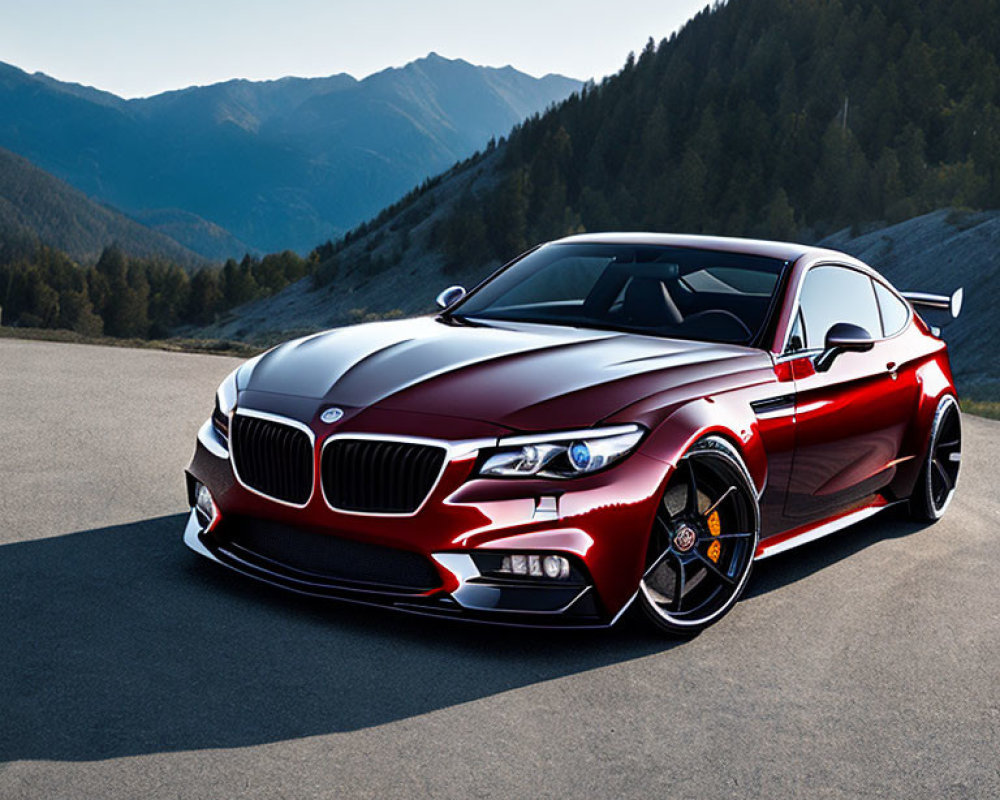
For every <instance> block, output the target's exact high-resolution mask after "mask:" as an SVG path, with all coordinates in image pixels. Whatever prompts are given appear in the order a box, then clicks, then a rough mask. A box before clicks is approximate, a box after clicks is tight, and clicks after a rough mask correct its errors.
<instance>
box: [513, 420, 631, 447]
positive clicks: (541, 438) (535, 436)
mask: <svg viewBox="0 0 1000 800" xmlns="http://www.w3.org/2000/svg"><path fill="white" fill-rule="evenodd" d="M639 432H645V430H644V429H643V428H642V427H641V426H639V425H614V426H611V427H609V428H584V429H581V430H574V431H555V432H554V433H532V434H526V435H523V436H508V437H505V438H502V439H498V440H497V443H496V446H497V447H519V446H521V445H526V444H542V443H544V442H565V441H569V440H572V439H607V438H610V437H611V436H622V435H624V434H627V433H639Z"/></svg>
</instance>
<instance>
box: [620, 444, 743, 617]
mask: <svg viewBox="0 0 1000 800" xmlns="http://www.w3.org/2000/svg"><path fill="white" fill-rule="evenodd" d="M713 517H714V519H713ZM759 538H760V509H759V506H758V503H757V494H756V492H755V491H754V486H753V481H752V480H751V478H750V473H749V471H748V470H747V468H746V465H745V464H744V463H743V459H742V458H741V457H740V454H739V451H737V449H736V448H735V447H734V446H733V445H732V444H730V443H729V442H728V441H727V440H725V439H723V438H721V437H718V436H708V437H705V438H703V439H700V440H698V441H697V442H696V443H695V444H694V445H692V446H691V449H690V450H688V452H687V453H685V455H684V456H683V457H682V458H681V459H680V461H679V462H678V463H677V467H676V469H674V471H673V474H672V475H671V476H670V478H669V480H668V481H667V485H666V488H665V489H664V491H663V496H662V497H661V499H660V503H659V506H658V508H657V513H656V518H655V519H654V521H653V530H652V531H651V532H650V536H649V546H648V548H647V554H646V566H645V571H644V573H643V576H642V578H641V580H640V582H639V593H638V605H639V607H640V608H641V609H642V610H643V612H645V616H646V617H647V618H648V619H649V620H650V621H651V622H652V623H653V624H654V625H656V627H658V628H659V629H660V630H661V631H664V632H666V633H668V634H670V635H672V636H694V635H695V634H697V633H700V632H701V631H703V630H704V629H705V628H707V627H708V626H709V625H711V624H713V623H714V622H716V621H717V620H719V619H720V618H721V617H722V616H723V615H724V614H726V613H727V612H728V611H729V610H730V609H731V608H732V607H733V605H734V604H735V603H736V601H737V600H739V598H740V595H741V594H742V593H743V590H744V589H745V588H746V585H747V582H748V580H749V578H750V571H751V569H752V567H753V558H754V554H755V553H756V550H757V542H758V540H759Z"/></svg>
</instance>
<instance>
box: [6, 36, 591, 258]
mask: <svg viewBox="0 0 1000 800" xmlns="http://www.w3.org/2000/svg"><path fill="white" fill-rule="evenodd" d="M579 86H580V84H579V83H578V82H575V81H571V80H569V79H562V80H551V79H537V78H533V77H531V76H529V75H526V74H524V73H519V72H517V71H516V70H513V69H506V68H504V69H499V70H498V69H495V68H492V67H479V66H475V65H473V64H470V63H469V62H467V61H464V60H462V59H450V58H447V57H445V56H443V55H441V54H440V53H438V52H432V53H429V54H428V55H427V56H425V57H424V58H422V59H418V60H416V61H411V62H410V63H409V64H407V65H405V66H403V67H397V68H393V69H388V70H383V71H382V72H379V73H375V74H374V75H370V76H368V77H367V78H365V79H364V80H360V81H359V80H357V79H356V78H354V77H353V76H351V75H347V74H344V73H339V74H334V75H329V76H326V77H319V78H300V77H295V76H285V77H281V78H276V79H273V80H264V81H252V80H248V79H244V78H233V79H230V80H226V81H221V82H218V83H214V84H210V85H208V86H189V87H187V88H184V89H176V90H172V91H168V92H162V93H160V94H157V95H153V96H151V97H146V98H134V99H130V100H125V99H122V98H120V97H117V96H116V95H113V94H110V93H107V92H101V91H100V90H98V89H91V88H89V87H82V86H79V85H76V84H70V83H64V82H61V81H57V80H55V79H54V78H50V77H48V76H45V75H41V74H36V75H28V74H27V73H25V72H24V71H22V70H18V69H17V68H16V67H7V66H6V65H0V147H6V148H8V149H10V150H12V151H14V152H17V153H20V154H21V155H23V156H25V157H27V158H28V159H29V160H30V161H32V162H33V163H35V164H37V165H38V166H39V167H41V168H42V169H44V170H46V171H48V172H50V173H52V174H53V175H55V176H56V177H58V178H60V179H62V180H65V181H67V182H68V183H70V184H72V185H73V186H75V187H76V188H78V189H80V190H81V191H83V192H84V193H85V194H87V195H90V196H91V197H94V198H96V199H98V200H100V201H101V202H106V203H109V204H111V205H113V206H114V207H116V208H119V209H123V210H125V211H126V212H128V213H130V214H133V215H141V218H142V219H143V220H145V221H148V222H149V224H150V225H152V226H153V227H154V228H157V229H159V230H162V231H164V232H166V233H168V234H169V235H170V236H171V237H173V238H174V239H177V240H178V241H180V242H182V243H184V244H186V245H188V246H190V247H196V248H197V249H198V250H199V252H202V253H204V254H206V255H208V256H210V257H217V256H218V254H219V252H220V251H221V250H222V249H223V248H225V247H229V246H230V245H231V246H233V247H236V246H238V245H237V244H236V243H244V242H245V243H246V245H245V246H246V247H248V248H251V249H256V250H260V251H274V250H284V249H294V250H299V251H302V252H305V251H307V250H309V249H311V248H312V247H315V245H316V244H317V243H318V242H322V241H324V240H325V239H328V238H336V237H337V236H339V235H341V234H342V233H344V232H345V231H346V230H348V229H349V228H351V227H353V226H354V225H356V224H358V223H360V222H361V221H362V220H364V219H365V218H367V217H369V216H371V215H373V214H376V213H377V212H378V211H379V210H380V209H381V208H382V207H384V206H385V205H387V204H389V203H391V202H393V201H395V200H397V199H398V198H399V197H400V196H402V195H404V194H405V193H406V192H407V191H409V190H410V189H412V188H413V187H414V186H416V185H418V184H420V183H421V182H422V181H424V180H425V179H426V178H428V177H429V176H431V175H434V174H435V173H437V172H440V171H442V170H444V169H447V168H449V167H451V166H452V165H453V164H455V163H456V162H458V161H461V160H463V159H465V158H467V157H468V156H470V155H472V154H473V153H474V152H475V151H476V150H481V149H483V148H484V147H485V146H486V144H487V143H488V142H489V140H490V139H491V138H495V137H499V136H503V135H506V134H507V133H509V132H510V130H511V128H512V127H513V126H514V125H515V124H517V123H519V122H522V121H523V120H524V119H525V118H526V117H528V116H530V115H531V114H534V113H535V112H538V111H541V110H543V109H545V108H546V107H548V106H549V105H551V104H552V103H553V102H556V101H558V100H562V99H563V98H564V97H566V96H568V95H569V94H570V93H572V92H573V91H574V90H576V89H577V88H579ZM54 119H57V120H58V122H59V124H58V125H54V124H53V120H54ZM164 210H169V213H166V212H165V213H162V214H161V213H157V212H158V211H164ZM188 215H190V216H188ZM212 225H215V226H218V227H219V228H221V229H224V231H223V232H221V233H220V231H219V230H217V229H216V228H213V227H212ZM227 233H228V234H231V236H227V235H226V234H227ZM203 243H204V244H203ZM233 255H236V256H240V255H242V253H238V252H234V253H233Z"/></svg>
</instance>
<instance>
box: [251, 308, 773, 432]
mask: <svg viewBox="0 0 1000 800" xmlns="http://www.w3.org/2000/svg"><path fill="white" fill-rule="evenodd" d="M764 362H767V363H768V364H769V360H768V358H767V356H766V354H765V353H763V352H761V351H759V350H753V349H750V348H746V347H738V346H735V345H724V344H712V343H705V342H691V341H682V340H676V339H662V338H658V337H651V336H639V335H634V334H623V333H616V332H606V331H595V330H581V329H575V328H566V327H561V326H552V325H536V324H525V323H496V324H493V323H491V324H490V325H489V326H479V325H476V326H470V325H465V324H461V325H460V324H457V323H449V322H446V321H444V320H441V319H439V318H433V317H423V318H417V319H411V320H399V321H393V322H380V323H372V324H368V325H358V326H355V327H350V328H339V329H335V330H332V331H327V332H325V333H319V334H316V335H313V336H309V337H306V338H304V339H297V340H295V341H291V342H287V343H285V344H283V345H281V346H279V347H276V348H275V349H273V350H271V351H269V352H267V353H265V354H264V355H263V356H261V357H259V358H258V359H255V360H253V361H252V362H250V363H248V364H247V366H246V367H245V368H244V369H243V370H241V372H240V375H239V379H238V382H239V388H240V391H241V393H243V392H249V393H250V394H251V395H252V396H253V397H254V398H258V397H260V395H261V394H262V393H263V394H271V395H285V396H295V397H299V398H303V399H309V400H311V401H312V403H313V404H315V405H316V406H320V405H321V406H324V407H325V406H327V405H335V406H340V407H343V408H344V409H347V410H352V409H367V408H378V409H380V410H382V411H384V412H385V411H388V412H392V411H398V412H404V411H405V412H411V413H418V414H435V415H440V416H448V417H459V418H465V419H472V420H478V421H482V422H488V423H491V424H496V425H501V426H504V427H507V428H510V429H511V430H546V429H553V428H573V427H588V426H591V425H594V424H596V423H598V422H600V421H601V420H604V419H606V418H607V417H609V416H611V415H613V414H614V413H615V412H616V411H619V410H621V409H623V408H625V407H626V406H629V405H631V404H633V403H635V402H636V401H638V400H640V399H642V398H644V397H647V396H649V395H651V394H655V393H657V392H662V391H664V390H666V389H669V388H671V387H673V386H678V385H681V384H687V385H692V386H693V389H694V391H697V386H696V384H697V383H698V382H699V381H701V380H705V379H708V378H713V379H716V378H718V377H719V376H720V375H726V374H729V375H733V376H736V375H738V374H740V373H748V374H750V373H753V372H756V371H757V370H758V369H759V368H760V367H761V366H762V364H763V363H764ZM258 402H259V401H258Z"/></svg>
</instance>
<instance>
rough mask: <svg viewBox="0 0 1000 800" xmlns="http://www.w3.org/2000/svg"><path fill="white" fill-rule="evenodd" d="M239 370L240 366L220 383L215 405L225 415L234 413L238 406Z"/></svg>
mask: <svg viewBox="0 0 1000 800" xmlns="http://www.w3.org/2000/svg"><path fill="white" fill-rule="evenodd" d="M237 372H239V367H237V368H236V369H234V370H233V371H232V372H230V373H229V374H228V375H227V376H226V379H225V380H224V381H223V382H222V383H221V384H219V389H218V391H216V393H215V407H216V408H218V409H219V411H220V412H221V413H222V414H223V415H224V416H227V417H228V416H229V415H230V414H232V413H233V409H234V408H236V373H237Z"/></svg>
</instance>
